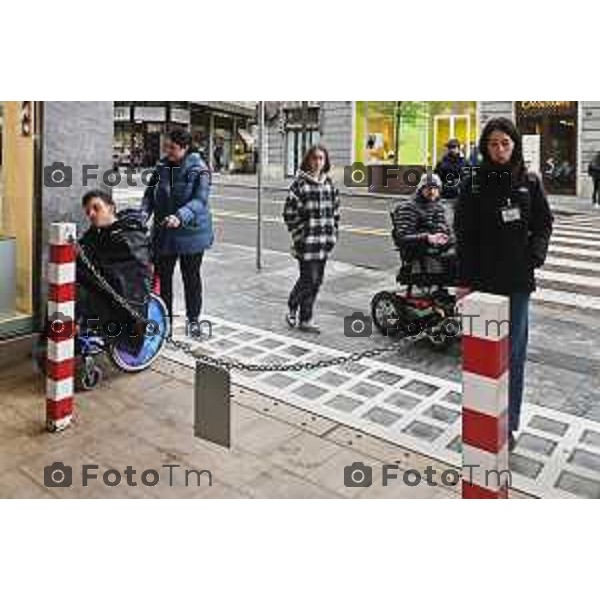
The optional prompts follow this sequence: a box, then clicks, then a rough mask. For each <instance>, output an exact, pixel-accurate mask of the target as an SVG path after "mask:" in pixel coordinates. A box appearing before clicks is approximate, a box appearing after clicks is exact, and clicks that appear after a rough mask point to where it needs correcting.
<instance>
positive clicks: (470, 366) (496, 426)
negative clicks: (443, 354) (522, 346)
mask: <svg viewBox="0 0 600 600" xmlns="http://www.w3.org/2000/svg"><path fill="white" fill-rule="evenodd" d="M461 305H462V308H461V312H462V315H463V319H462V322H463V338H462V353H463V367H462V378H463V407H462V448H463V450H462V452H463V480H462V497H463V498H487V499H497V498H508V484H509V478H510V475H509V471H508V361H509V314H510V313H509V301H508V298H506V297H504V296H496V295H493V294H486V293H482V292H474V293H471V294H469V295H468V296H466V297H465V298H463V299H462V301H461ZM475 465H477V466H475Z"/></svg>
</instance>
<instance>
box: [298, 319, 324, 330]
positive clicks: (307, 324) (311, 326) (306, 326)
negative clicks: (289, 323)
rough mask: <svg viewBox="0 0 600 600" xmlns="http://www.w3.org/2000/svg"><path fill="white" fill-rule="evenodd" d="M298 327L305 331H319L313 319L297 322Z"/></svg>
mask: <svg viewBox="0 0 600 600" xmlns="http://www.w3.org/2000/svg"><path fill="white" fill-rule="evenodd" d="M298 329H299V330H300V331H305V332H306V333H321V329H320V327H319V326H318V325H317V324H316V323H315V322H314V321H312V320H311V321H304V322H302V321H301V322H300V323H298Z"/></svg>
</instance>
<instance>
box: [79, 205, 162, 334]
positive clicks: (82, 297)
mask: <svg viewBox="0 0 600 600" xmlns="http://www.w3.org/2000/svg"><path fill="white" fill-rule="evenodd" d="M79 244H80V246H81V247H82V248H83V250H84V252H85V254H86V255H87V256H88V258H89V259H90V261H91V262H92V264H93V265H94V266H95V267H96V268H97V269H98V271H99V272H100V273H101V274H102V276H103V277H104V278H105V279H106V280H107V281H108V282H109V283H110V285H111V286H112V287H113V288H114V289H115V291H117V292H118V293H119V294H120V295H122V296H123V297H125V298H126V299H127V300H128V302H129V303H130V304H131V305H132V307H133V308H135V309H136V310H137V311H138V312H140V313H141V314H142V315H144V316H145V314H146V305H147V302H148V295H149V293H150V287H151V270H150V244H149V238H148V231H147V228H146V226H145V224H144V215H143V214H142V213H140V212H139V211H135V210H125V211H122V212H120V213H119V214H118V215H117V220H116V221H115V223H113V225H111V226H110V227H104V228H96V227H90V228H89V229H88V230H87V231H86V232H85V233H84V234H83V236H82V237H81V239H80V240H79ZM77 283H78V284H79V288H78V294H77V302H78V311H77V312H78V314H79V315H84V316H85V317H87V318H89V317H94V318H98V319H99V325H100V326H102V324H103V323H105V322H106V321H108V320H117V321H119V323H121V324H124V323H126V322H127V321H130V320H131V318H130V317H129V315H128V313H127V312H126V311H125V310H124V309H122V308H120V307H119V306H118V305H117V304H116V303H115V302H114V301H113V300H112V299H111V297H110V296H109V295H108V294H107V293H106V292H103V291H102V290H101V288H100V287H99V286H98V284H97V282H96V280H95V278H94V276H93V275H92V273H90V271H89V270H88V269H87V268H86V266H85V265H84V264H83V263H82V262H81V260H80V259H78V261H77Z"/></svg>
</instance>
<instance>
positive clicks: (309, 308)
mask: <svg viewBox="0 0 600 600" xmlns="http://www.w3.org/2000/svg"><path fill="white" fill-rule="evenodd" d="M330 169H331V164H330V162H329V153H328V152H327V150H326V148H325V147H324V146H322V145H320V144H317V145H314V146H312V147H311V148H310V149H309V150H308V152H307V153H306V154H305V156H304V159H303V160H302V164H301V165H300V169H299V171H298V174H297V175H296V177H295V179H294V181H293V182H292V184H291V185H290V188H289V191H288V195H287V198H286V201H285V207H284V211H283V218H284V221H285V223H286V225H287V228H288V231H289V232H290V234H291V236H292V255H293V256H294V257H295V258H296V259H297V260H298V266H299V270H300V274H299V277H298V280H297V281H296V284H295V285H294V288H293V289H292V291H291V293H290V296H289V299H288V309H289V311H288V314H287V316H286V321H287V323H288V325H289V326H290V327H296V326H297V327H298V329H300V330H301V331H306V332H310V333H319V331H320V330H319V327H318V325H317V324H316V323H315V322H314V320H313V310H314V305H315V301H316V299H317V294H318V293H319V289H320V287H321V284H322V283H323V276H324V273H325V265H326V263H327V259H328V258H329V256H330V254H331V252H332V251H333V248H334V247H335V244H336V242H337V238H338V226H339V220H340V202H339V190H338V189H337V187H336V186H335V183H334V182H333V180H332V178H331V176H330V175H329V171H330Z"/></svg>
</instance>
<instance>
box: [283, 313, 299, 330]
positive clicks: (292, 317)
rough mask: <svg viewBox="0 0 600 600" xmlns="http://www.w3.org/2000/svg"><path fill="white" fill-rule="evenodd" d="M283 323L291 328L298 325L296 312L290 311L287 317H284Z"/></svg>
mask: <svg viewBox="0 0 600 600" xmlns="http://www.w3.org/2000/svg"><path fill="white" fill-rule="evenodd" d="M285 322H286V323H287V324H288V325H289V326H290V327H291V328H292V329H294V327H296V325H298V317H297V316H296V312H295V311H294V312H292V311H290V312H289V313H288V314H287V315H285Z"/></svg>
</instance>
